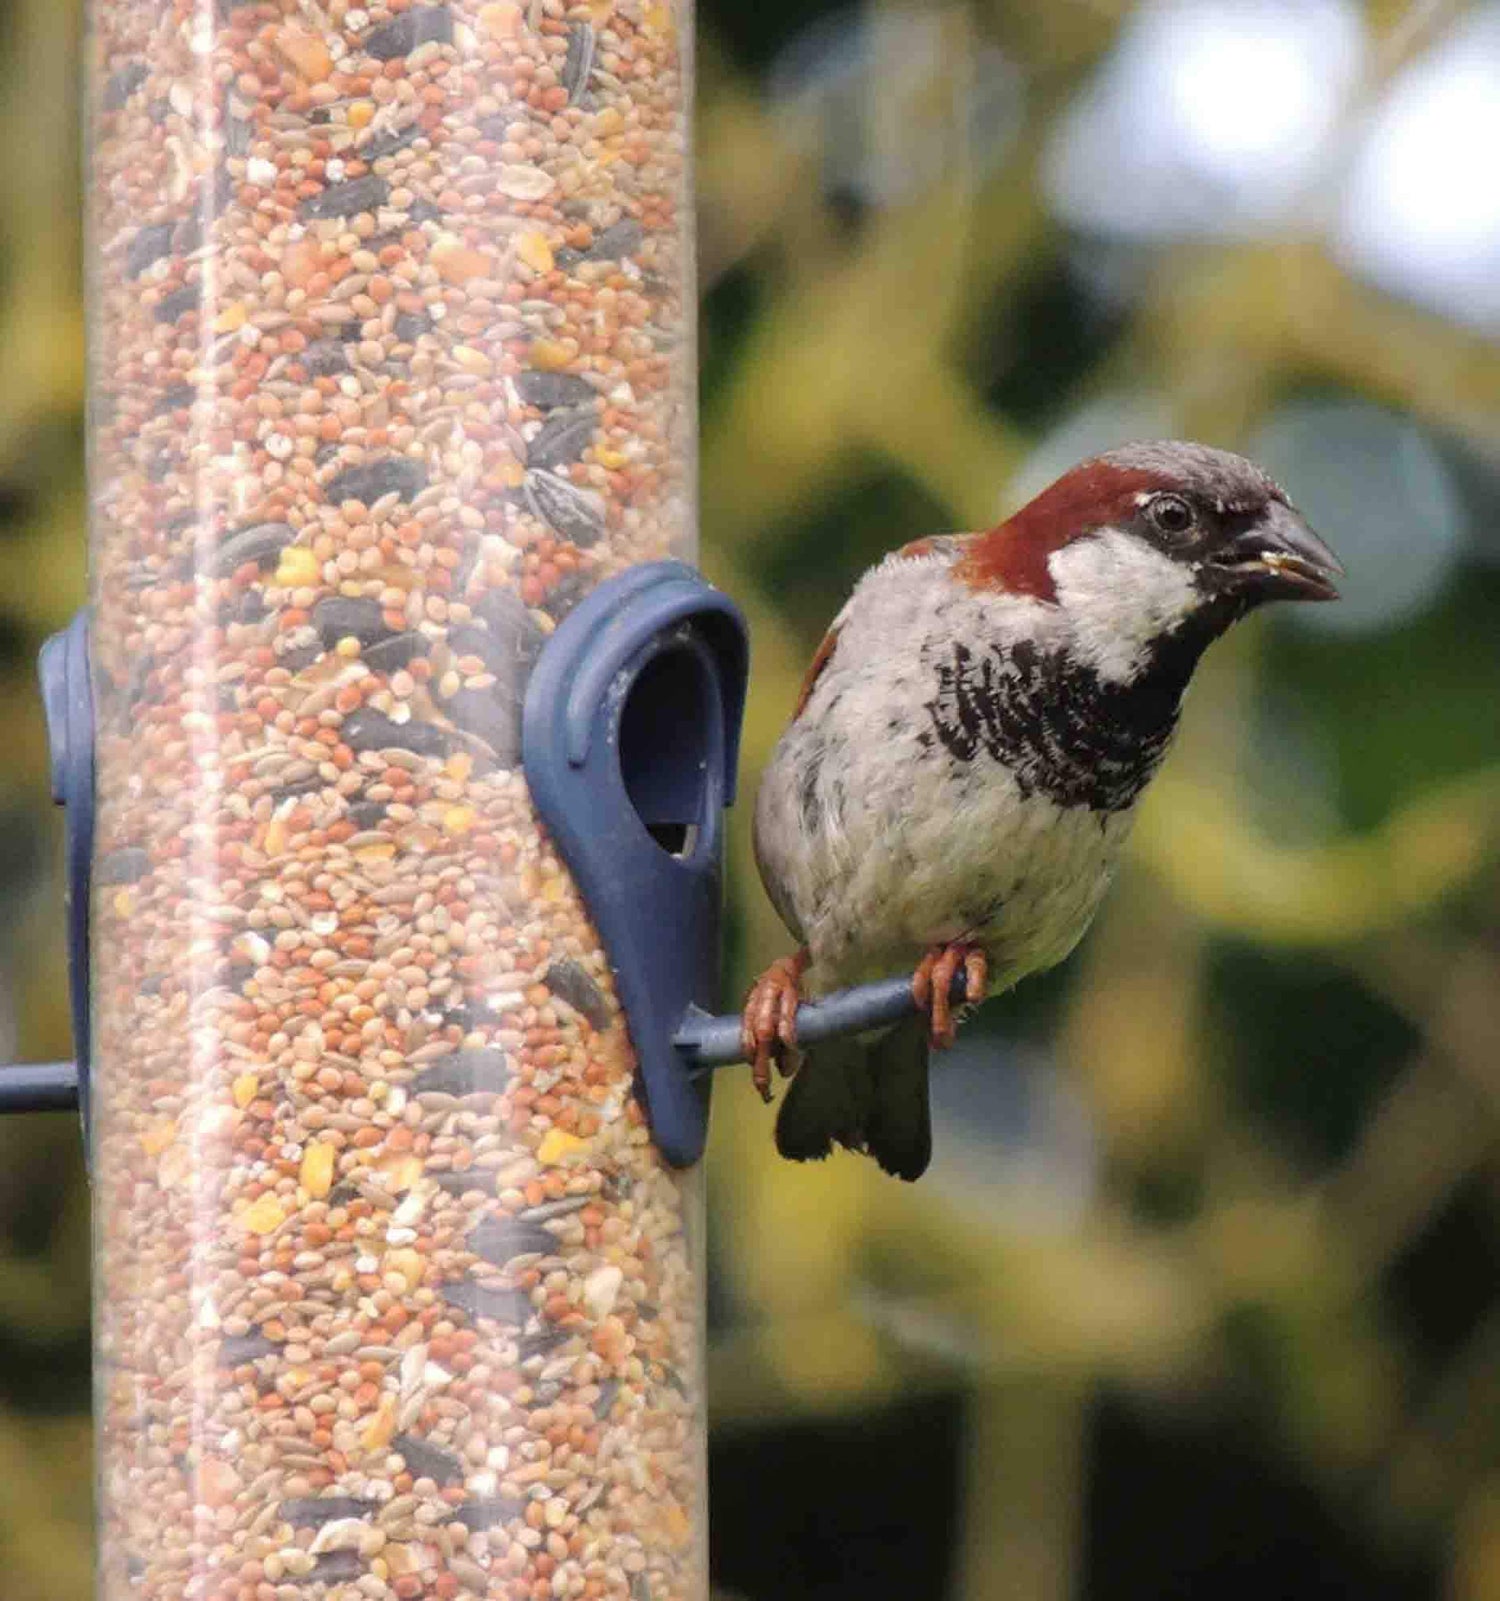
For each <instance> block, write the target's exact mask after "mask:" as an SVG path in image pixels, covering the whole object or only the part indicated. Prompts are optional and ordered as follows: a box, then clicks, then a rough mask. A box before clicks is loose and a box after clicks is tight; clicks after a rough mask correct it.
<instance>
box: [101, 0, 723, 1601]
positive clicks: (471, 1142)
mask: <svg viewBox="0 0 1500 1601" xmlns="http://www.w3.org/2000/svg"><path fill="white" fill-rule="evenodd" d="M91 13H92V29H91V43H90V49H91V52H92V59H91V64H90V65H91V71H90V75H89V111H90V128H91V134H90V151H89V155H90V179H89V193H90V219H89V227H90V240H91V245H90V283H89V291H90V303H91V404H90V456H91V475H92V512H93V521H92V593H91V610H92V617H91V629H90V634H91V637H90V640H89V646H88V648H89V651H90V653H91V657H92V688H93V702H94V704H93V721H94V753H95V761H96V764H97V776H96V792H97V816H96V819H95V838H94V843H93V886H94V888H93V921H92V957H91V973H92V986H91V994H92V1047H93V1048H92V1060H91V1070H90V1071H91V1077H92V1098H91V1109H90V1129H89V1139H90V1146H91V1168H92V1175H93V1183H94V1202H95V1216H96V1220H97V1222H96V1241H97V1249H96V1262H95V1267H96V1308H97V1317H96V1341H97V1344H96V1355H97V1402H98V1407H97V1425H98V1432H99V1476H98V1482H99V1491H100V1523H99V1529H100V1580H99V1594H100V1595H101V1596H102V1597H104V1598H107V1601H115V1598H125V1597H132V1598H140V1601H148V1598H149V1601H157V1598H161V1601H165V1598H168V1597H171V1598H179V1597H181V1598H193V1601H293V1598H298V1601H300V1598H308V1601H317V1598H325V1597H326V1598H329V1601H332V1598H335V1597H338V1598H345V1597H348V1598H353V1597H355V1596H367V1597H372V1598H379V1597H400V1598H414V1597H429V1596H431V1597H442V1598H497V1601H498V1598H507V1601H522V1598H526V1601H542V1598H544V1597H563V1598H566V1597H585V1598H596V1597H597V1598H601V1601H603V1598H608V1601H627V1598H628V1601H648V1598H649V1601H693V1598H698V1597H702V1596H704V1595H705V1594H706V1574H705V1567H704V1541H703V1533H704V1419H703V1405H702V1377H701V1348H702V1330H703V1278H702V1272H701V1264H700V1250H701V1244H702V1222H703V1211H702V1207H703V1197H702V1193H701V1188H700V1186H699V1184H698V1183H697V1179H696V1174H695V1173H694V1171H693V1170H692V1169H691V1168H690V1167H684V1166H675V1165H674V1163H673V1160H670V1159H669V1157H668V1155H666V1154H664V1153H663V1150H662V1148H661V1145H660V1143H659V1142H658V1141H657V1140H654V1139H653V1130H652V1126H651V1116H650V1114H651V1110H652V1108H653V1105H654V1097H653V1094H652V1091H651V1088H650V1086H649V1084H648V1085H647V1087H646V1095H645V1097H644V1098H642V1097H641V1096H638V1095H637V1094H636V1093H635V1092H634V1088H635V1084H636V1080H637V1069H638V1063H637V1051H636V1050H635V1049H634V1048H633V1045H632V1033H631V1031H630V1030H629V1029H627V1027H626V1024H625V1019H624V1017H623V1015H622V1010H621V995H620V989H619V988H618V987H617V979H616V973H617V971H619V970H620V969H619V964H618V961H616V962H612V961H611V959H610V957H609V956H608V955H607V954H606V951H605V949H604V947H603V946H602V945H601V941H600V937H599V933H598V931H597V926H596V923H595V921H594V920H593V919H592V918H591V916H590V907H589V905H588V904H587V903H586V901H585V899H584V898H583V897H582V896H581V895H580V891H579V887H578V884H577V882H576V880H575V878H574V876H573V875H572V874H571V873H570V871H569V868H568V865H567V863H566V861H565V860H564V857H563V856H562V855H561V854H560V852H559V848H558V843H557V841H556V839H555V837H554V832H553V830H552V829H551V828H550V827H549V826H548V825H547V824H544V822H543V821H542V819H541V817H540V816H539V813H538V810H537V808H536V806H535V805H534V804H533V796H532V793H531V790H530V788H529V786H528V783H527V781H526V777H525V775H524V774H523V771H522V747H523V722H524V720H525V719H524V718H523V708H524V707H525V703H526V697H527V688H528V680H529V678H530V676H531V674H532V669H533V667H534V665H535V664H536V663H537V661H538V659H539V658H543V657H544V656H545V654H546V651H547V649H548V647H549V644H550V643H551V642H552V640H551V636H554V635H555V634H556V635H561V634H562V633H563V631H564V630H568V628H569V617H570V614H574V613H575V612H576V613H582V612H583V611H584V609H585V608H587V607H589V605H590V600H591V598H592V597H593V594H594V593H595V592H596V586H601V585H603V586H609V585H610V584H615V585H619V584H622V583H627V581H628V580H630V579H631V578H632V577H633V576H634V575H639V574H641V573H643V572H644V573H646V575H647V580H648V581H647V585H646V587H647V588H648V589H653V592H654V593H657V594H659V593H660V592H661V586H662V585H666V586H668V587H670V586H671V585H673V584H677V585H679V586H681V587H682V591H683V593H682V594H681V595H680V596H679V598H680V599H684V600H686V598H687V591H688V590H690V589H694V588H696V589H697V590H699V591H702V590H704V589H705V588H706V586H701V584H699V581H698V580H696V578H695V577H693V576H692V575H691V573H690V572H689V570H688V569H687V568H685V567H683V566H681V565H680V563H681V562H683V561H690V560H691V559H692V557H693V555H694V553H695V550H696V529H695V526H694V512H693V506H694V474H693V457H694V449H695V429H694V398H693V397H694V369H693V319H694V302H693V273H692V243H691V209H690V204H689V195H688V188H687V184H688V172H689V164H688V157H689V150H688V126H689V124H688V106H689V58H690V41H691V26H692V18H691V11H690V7H689V5H688V4H687V3H686V0H577V3H575V0H495V3H483V0H450V3H436V4H435V3H430V0H367V3H364V4H359V5H355V4H350V3H347V0H299V3H296V4H293V3H291V0H259V3H250V0H246V3H236V0H219V3H218V4H206V3H201V0H92V6H91ZM674 558H675V560H672V559H674ZM663 563H667V564H668V565H666V566H662V565H661V564H663ZM627 587H628V583H627ZM612 593H613V592H612ZM709 609H710V610H712V609H713V607H712V603H710V604H709ZM605 610H606V611H609V610H610V608H609V606H608V604H606V607H605ZM627 610H629V608H628V607H627ZM695 615H696V613H695V611H694V605H693V604H686V605H685V609H683V610H681V611H680V612H679V614H678V615H677V617H676V619H675V621H673V622H671V623H670V624H666V625H663V626H667V627H669V629H674V630H676V633H675V635H674V636H673V637H674V638H675V640H676V644H675V645H674V646H673V647H672V649H670V650H667V651H666V653H665V654H663V653H662V650H661V649H660V648H658V647H656V646H653V645H651V644H650V643H649V641H647V640H644V639H642V638H638V637H636V636H634V635H633V636H632V637H631V638H630V639H629V640H626V641H623V645H628V646H629V649H622V653H617V655H618V657H619V659H618V660H617V661H616V662H615V670H614V673H613V675H612V676H608V679H607V682H601V683H598V684H596V685H595V688H596V689H598V690H599V692H600V694H601V695H603V696H604V701H601V702H598V703H597V704H596V703H590V704H589V705H588V706H584V700H583V699H580V696H582V697H584V698H585V699H586V694H587V685H585V686H584V688H583V689H582V690H579V689H577V686H576V685H575V686H573V687H574V690H575V691H576V693H574V694H573V701H572V702H571V705H572V710H573V712H574V713H575V714H576V717H575V720H577V719H582V720H583V721H585V722H586V721H588V720H589V719H590V718H593V717H595V716H596V714H597V719H598V726H599V727H600V728H601V729H603V730H604V732H603V734H602V736H601V737H602V738H603V739H604V740H605V741H606V743H607V742H608V741H609V740H610V739H611V738H612V737H615V736H618V734H619V732H620V729H621V727H624V729H625V734H626V744H627V746H630V747H631V748H637V749H640V750H648V749H650V748H653V747H655V748H661V747H662V745H663V741H664V740H666V739H667V735H666V733H665V732H664V730H665V729H667V728H669V727H671V726H676V725H680V723H681V721H682V719H684V718H690V719H691V718H707V719H708V720H709V722H710V723H713V725H714V726H715V727H717V728H718V729H719V733H718V735H716V736H715V737H716V738H718V740H719V744H718V746H717V747H716V749H715V751H714V752H713V753H711V756H712V760H714V761H715V762H716V763H718V764H719V766H718V770H717V771H716V773H715V774H714V775H713V782H714V784H715V785H717V786H718V787H717V788H716V789H715V790H714V794H715V796H717V795H718V794H720V793H722V790H723V788H724V786H725V784H726V782H727V780H726V778H725V777H724V775H725V774H727V773H730V772H732V748H733V732H732V730H731V731H728V732H727V734H726V730H728V729H729V722H730V721H733V722H735V723H737V717H738V712H737V703H736V702H735V698H734V697H735V694H737V693H739V692H740V691H734V690H731V689H729V688H727V687H726V688H725V690H724V696H723V699H722V702H721V703H719V704H710V702H709V700H708V699H707V698H706V696H707V695H708V694H709V693H710V691H711V690H713V689H714V686H718V685H720V682H721V678H722V680H723V684H724V685H725V686H727V685H728V684H729V682H730V680H732V678H733V676H734V674H735V673H736V672H739V673H740V674H741V677H742V674H743V661H742V659H740V660H739V662H738V666H736V665H735V659H734V658H733V647H732V645H731V646H726V645H725V639H726V638H728V635H723V634H716V633H715V628H717V627H718V626H719V625H717V624H715V625H713V626H710V627H709V629H708V631H707V633H706V634H705V635H703V637H702V638H700V637H699V635H698V633H697V632H695V630H696V627H697V625H696V623H695V621H694V618H695ZM718 615H721V616H722V615H724V614H723V613H720V614H718ZM607 621H608V619H607V618H601V617H599V616H597V615H596V616H595V618H594V626H595V627H598V628H600V629H603V628H604V627H605V626H606V624H607ZM727 626H728V629H729V634H730V635H733V634H734V633H735V625H734V623H733V621H732V620H731V622H730V623H729V624H728V625H727ZM628 631H629V630H628V628H627V632H628ZM570 633H571V634H573V635H574V636H577V634H578V630H577V627H576V626H575V628H574V629H573V630H570ZM726 649H728V651H729V654H728V655H725V654H724V652H725V650H726ZM741 656H742V652H741ZM622 671H623V672H624V674H625V677H624V679H623V680H622V679H621V677H620V674H621V672H622ZM585 677H587V674H585ZM705 685H708V686H709V689H708V690H706V689H705V687H704V686H705ZM611 694H612V695H613V696H614V699H613V700H609V695H611ZM605 702H607V704H606V703H605ZM731 707H732V708H733V710H732V715H731V712H730V708H731ZM721 711H723V713H724V716H725V718H727V719H728V720H727V721H723V722H716V721H715V719H717V718H719V717H720V713H721ZM567 712H568V707H567V706H564V708H563V711H562V713H560V714H559V715H561V716H563V717H564V720H566V714H567ZM527 715H529V713H528V714H527ZM538 715H539V716H540V715H544V714H543V713H539V714H538ZM612 717H613V718H614V720H613V721H611V718H612ZM622 719H623V722H622ZM663 719H666V720H667V721H666V722H663V721H662V720H663ZM674 720H675V722H674ZM668 742H669V741H668ZM585 743H587V741H585ZM610 748H611V749H613V748H616V747H613V746H612V747H610ZM701 754H702V753H701V752H695V755H694V760H695V762H696V761H697V760H698V756H699V755H701ZM704 759H708V758H706V757H705V758H704ZM649 765H650V764H649V762H648V763H647V767H645V768H642V769H640V770H639V771H638V772H636V773H635V774H634V775H631V776H629V777H628V782H627V794H628V798H629V799H630V801H631V804H632V807H633V808H634V814H635V818H636V827H637V829H638V830H639V832H640V836H641V838H643V839H644V841H645V844H646V845H647V846H649V847H650V849H651V850H653V851H655V852H656V853H657V855H658V857H660V858H661V860H660V861H659V862H657V863H655V864H654V865H655V867H657V868H661V869H663V871H665V872H666V873H668V874H671V873H679V874H681V875H684V876H685V877H689V878H692V879H693V885H694V892H695V893H699V895H700V901H701V905H700V908H699V909H700V911H701V910H702V908H703V906H706V905H707V901H706V899H704V897H706V896H707V895H708V894H709V893H710V892H709V890H708V889H707V888H706V887H701V886H707V885H708V883H709V880H710V879H712V880H713V882H714V883H716V871H713V870H712V869H713V864H712V863H708V862H699V861H698V860H697V858H696V857H695V855H694V852H695V850H696V849H697V844H698V838H699V833H700V832H702V833H703V834H704V837H705V838H706V837H707V834H708V833H711V832H713V830H714V829H715V828H716V823H717V810H716V808H717V805H718V804H719V802H718V800H717V799H714V800H713V802H712V805H713V807H714V811H713V815H712V816H709V815H707V814H703V815H699V813H698V812H695V811H693V807H695V806H699V805H700V804H701V803H702V797H703V794H704V782H705V780H704V771H705V770H704V768H703V767H702V766H701V763H700V764H699V765H698V766H696V767H695V768H694V770H693V772H691V773H686V774H683V773H679V774H678V775H677V776H678V778H679V779H680V780H681V782H679V783H677V784H676V785H675V787H674V786H673V785H670V784H669V785H668V786H667V790H666V791H663V792H661V793H657V792H656V791H655V790H654V789H653V783H654V776H653V774H652V773H651V772H650V771H648V768H649ZM655 776H659V775H655ZM695 783H696V788H695ZM561 786H562V790H563V792H564V793H563V799H562V801H561V803H560V804H561V805H562V806H563V808H564V809H565V810H566V809H568V808H569V807H570V806H572V805H573V801H572V799H571V798H570V797H572V796H573V795H574V794H575V787H570V784H569V782H568V781H567V778H566V776H564V778H563V780H561ZM632 786H633V787H632ZM585 788H587V785H585ZM579 793H581V792H579ZM592 793H593V791H592V790H589V794H590V795H592ZM590 804H591V803H590ZM684 804H686V805H687V807H688V810H686V811H684V810H683V806H684ZM584 812H585V813H586V812H587V804H584ZM595 821H597V819H595ZM689 836H691V838H690V837H689ZM632 843H633V844H635V845H639V843H640V841H639V840H635V841H633V842H632ZM708 845H709V849H710V850H711V851H712V850H713V849H714V848H715V847H716V835H715V837H714V838H713V839H709V840H708ZM669 899H670V897H669ZM673 904H674V905H675V904H676V903H675V902H674V903H673ZM662 906H663V908H665V909H663V910H661V915H662V916H667V915H668V911H669V910H670V908H668V907H667V903H666V902H663V903H662ZM677 933H678V931H677V930H675V929H674V928H672V927H664V928H660V929H658V930H657V931H656V934H657V938H658V940H659V941H660V942H662V943H664V944H667V945H670V944H671V943H672V942H673V941H674V939H675V938H676V936H677ZM697 937H698V944H697V946H696V948H694V949H693V950H692V951H691V952H690V957H691V960H690V961H689V963H688V966H689V968H690V971H689V972H688V974H687V975H686V976H685V977H684V979H683V981H682V982H683V988H682V993H681V996H680V999H681V1000H682V1001H683V1002H684V1003H685V1002H686V1001H687V1000H688V999H696V1000H698V1001H700V1002H703V1001H706V1000H707V999H708V997H707V995H705V994H702V993H701V990H702V986H703V983H704V976H705V968H708V969H711V966H712V963H711V954H712V951H713V949H714V944H713V939H714V935H713V930H712V928H711V926H707V925H700V926H699V927H698V930H697ZM668 960H670V958H668ZM85 1043H86V1042H85V1041H83V1040H80V1046H79V1049H80V1051H81V1052H82V1051H83V1050H84V1049H85ZM666 1093H667V1092H666V1091H663V1092H662V1094H663V1095H665V1094H666ZM694 1093H696V1092H694ZM664 1115H666V1116H668V1117H670V1118H671V1119H672V1120H673V1127H674V1129H676V1130H678V1135H675V1136H674V1138H678V1139H679V1143H678V1145H677V1147H676V1148H675V1152H674V1153H673V1154H674V1155H675V1158H676V1159H678V1160H686V1159H690V1158H692V1157H696V1155H697V1148H699V1147H701V1127H699V1129H698V1131H697V1134H696V1145H695V1144H694V1139H695V1136H694V1135H693V1133H692V1124H693V1113H692V1110H691V1104H690V1103H684V1104H682V1105H676V1104H674V1106H673V1107H672V1108H671V1109H670V1111H668V1112H666V1113H665V1114H664ZM684 1130H685V1131H686V1132H685V1133H684V1132H683V1131H684ZM683 1139H685V1140H686V1144H683V1143H681V1141H682V1140H683Z"/></svg>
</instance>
